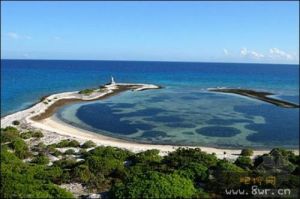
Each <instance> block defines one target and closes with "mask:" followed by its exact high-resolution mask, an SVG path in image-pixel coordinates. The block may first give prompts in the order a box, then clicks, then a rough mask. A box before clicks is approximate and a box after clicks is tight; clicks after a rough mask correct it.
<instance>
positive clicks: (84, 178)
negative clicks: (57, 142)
mask: <svg viewBox="0 0 300 199" xmlns="http://www.w3.org/2000/svg"><path fill="white" fill-rule="evenodd" d="M74 175H75V177H77V178H79V179H78V181H79V182H83V183H87V182H89V180H90V179H91V178H92V175H93V174H92V173H91V171H90V169H89V167H88V166H87V165H79V166H78V167H76V168H75V170H74Z"/></svg>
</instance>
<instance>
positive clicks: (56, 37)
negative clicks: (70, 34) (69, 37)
mask: <svg viewBox="0 0 300 199" xmlns="http://www.w3.org/2000/svg"><path fill="white" fill-rule="evenodd" d="M53 39H54V40H56V41H57V40H61V37H59V36H55V37H53Z"/></svg>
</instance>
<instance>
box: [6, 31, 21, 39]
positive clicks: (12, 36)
mask: <svg viewBox="0 0 300 199" xmlns="http://www.w3.org/2000/svg"><path fill="white" fill-rule="evenodd" d="M6 35H7V36H8V37H9V38H11V39H19V38H20V36H19V35H18V34H17V33H15V32H8V33H6Z"/></svg>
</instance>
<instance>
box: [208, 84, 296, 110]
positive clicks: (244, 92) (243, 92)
mask: <svg viewBox="0 0 300 199" xmlns="http://www.w3.org/2000/svg"><path fill="white" fill-rule="evenodd" d="M208 91H212V92H217V93H229V94H234V95H240V96H244V97H247V98H249V99H256V100H260V101H264V102H267V103H269V104H273V105H276V106H279V107H282V108H299V107H300V106H299V104H296V103H293V102H289V101H286V100H282V99H276V98H272V97H268V96H270V95H274V94H273V93H270V92H261V91H254V90H249V89H236V88H211V89H208Z"/></svg>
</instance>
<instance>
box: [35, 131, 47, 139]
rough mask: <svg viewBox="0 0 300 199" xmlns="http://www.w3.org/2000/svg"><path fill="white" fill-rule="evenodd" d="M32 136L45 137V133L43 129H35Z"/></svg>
mask: <svg viewBox="0 0 300 199" xmlns="http://www.w3.org/2000/svg"><path fill="white" fill-rule="evenodd" d="M32 137H35V138H42V137H44V135H43V133H42V132H41V131H35V132H32Z"/></svg>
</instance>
